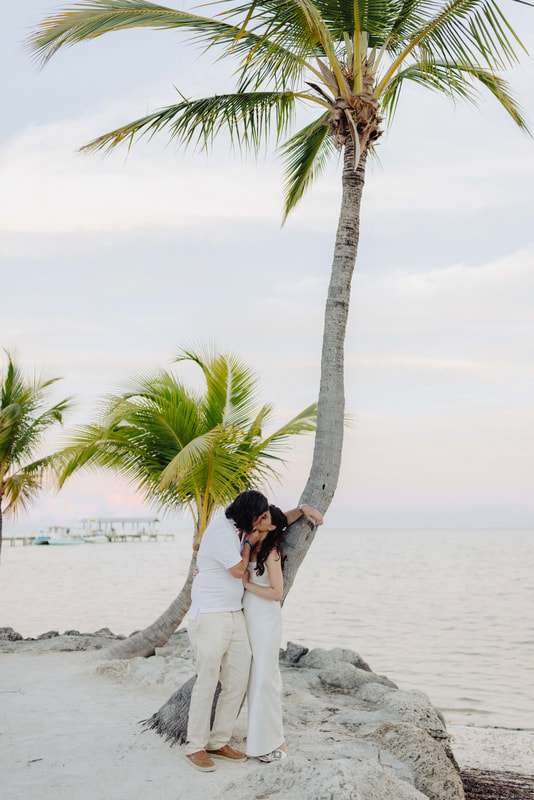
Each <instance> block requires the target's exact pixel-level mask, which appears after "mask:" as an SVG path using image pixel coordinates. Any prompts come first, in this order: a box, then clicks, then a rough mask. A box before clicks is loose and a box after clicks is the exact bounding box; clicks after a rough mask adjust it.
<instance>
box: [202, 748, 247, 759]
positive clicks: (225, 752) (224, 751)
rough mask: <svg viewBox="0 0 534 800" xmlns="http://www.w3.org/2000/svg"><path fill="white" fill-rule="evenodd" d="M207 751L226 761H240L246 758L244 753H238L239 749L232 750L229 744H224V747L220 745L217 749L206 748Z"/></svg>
mask: <svg viewBox="0 0 534 800" xmlns="http://www.w3.org/2000/svg"><path fill="white" fill-rule="evenodd" d="M208 753H209V754H210V756H213V757H214V758H225V759H226V761H235V762H240V761H246V760H247V757H246V755H245V754H244V753H240V752H239V750H234V749H233V748H232V747H230V745H229V744H225V745H224V747H221V748H220V749H219V750H208Z"/></svg>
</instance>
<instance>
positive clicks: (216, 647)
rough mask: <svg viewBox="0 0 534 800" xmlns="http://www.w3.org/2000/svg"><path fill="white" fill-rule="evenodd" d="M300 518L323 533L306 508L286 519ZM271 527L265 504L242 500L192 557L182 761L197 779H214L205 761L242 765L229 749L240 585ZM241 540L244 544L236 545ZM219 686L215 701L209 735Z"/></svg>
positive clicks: (242, 681) (240, 689)
mask: <svg viewBox="0 0 534 800" xmlns="http://www.w3.org/2000/svg"><path fill="white" fill-rule="evenodd" d="M302 514H304V516H305V517H306V519H308V520H309V521H310V522H312V523H313V524H314V525H322V522H323V518H322V515H321V513H320V512H319V511H317V510H316V509H314V508H312V506H309V505H306V504H303V505H301V506H300V507H299V508H295V509H293V510H291V511H288V512H287V513H286V516H287V519H288V523H289V524H291V523H292V522H294V521H295V520H297V519H298V518H299V517H300V516H301V515H302ZM270 525H271V514H270V512H269V503H268V501H267V498H266V497H265V496H264V495H263V494H261V493H260V492H256V491H253V490H251V491H247V492H241V494H239V495H238V496H237V497H236V499H235V500H234V502H233V503H232V504H231V505H230V506H228V508H227V509H226V512H225V514H224V516H221V517H217V519H214V520H213V521H212V522H211V523H210V524H209V525H208V527H207V528H206V530H205V532H204V536H203V537H202V542H201V544H200V548H199V551H198V558H197V566H198V570H199V572H198V574H197V576H196V578H195V580H194V581H193V588H192V591H191V609H190V611H189V618H188V632H189V638H190V639H191V645H192V647H193V651H194V653H195V660H196V668H197V680H196V682H195V686H194V688H193V692H192V695H191V705H190V707H189V723H188V726H187V744H186V758H187V759H188V761H189V762H190V764H191V765H192V766H193V767H195V768H196V769H198V770H200V771H201V772H213V771H214V769H215V764H214V763H213V761H212V759H211V757H210V756H215V757H217V758H224V759H226V760H227V761H235V762H236V763H238V762H242V761H246V759H247V757H246V755H245V754H244V753H240V752H239V751H237V750H234V749H233V748H232V747H230V746H229V744H228V742H229V740H230V737H231V735H232V731H233V728H234V725H235V721H236V719H237V715H238V714H239V709H240V708H241V703H242V701H243V697H244V695H245V691H246V687H247V682H248V676H249V671H250V645H249V641H248V634H247V628H246V624H245V619H244V616H243V611H242V608H243V583H242V578H243V575H244V574H245V572H246V570H247V569H248V564H249V560H250V553H251V550H252V549H253V547H254V545H255V544H256V542H257V541H258V540H259V538H260V535H261V534H262V533H263V532H265V531H267V530H268V529H269V526H270ZM240 532H242V534H243V538H244V541H243V543H242V544H241V542H240V538H239V533H240ZM218 681H220V682H221V694H220V696H219V700H218V703H217V710H216V713H215V719H214V721H213V728H212V730H211V731H210V718H211V708H212V704H213V697H214V695H215V690H216V688H217V682H218Z"/></svg>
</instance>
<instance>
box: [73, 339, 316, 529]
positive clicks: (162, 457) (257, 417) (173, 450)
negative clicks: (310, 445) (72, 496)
mask: <svg viewBox="0 0 534 800" xmlns="http://www.w3.org/2000/svg"><path fill="white" fill-rule="evenodd" d="M177 361H179V362H183V361H190V362H193V363H196V364H197V365H198V366H199V367H200V369H201V370H202V373H203V375H204V379H205V390H204V391H201V392H192V391H190V390H189V389H187V388H186V387H185V386H184V385H183V384H182V383H181V382H180V381H179V380H178V379H177V378H176V376H175V375H174V374H172V373H170V372H166V371H159V372H157V373H155V374H153V375H149V374H145V375H140V376H137V377H135V378H134V379H132V380H130V381H128V382H127V383H126V384H125V390H124V392H123V393H122V394H118V395H116V396H113V397H110V398H107V399H106V400H105V401H104V402H103V404H102V406H101V410H100V412H99V413H98V415H97V418H96V420H95V422H94V423H92V424H90V425H86V426H82V427H78V428H77V429H75V430H74V431H73V433H72V434H71V436H70V439H69V441H68V442H67V445H66V447H65V448H64V449H63V451H62V452H61V454H60V456H59V458H60V460H61V470H60V473H61V474H60V481H61V483H64V482H65V480H66V479H67V478H68V477H70V476H71V475H72V474H74V473H75V472H76V471H78V470H80V469H82V468H85V469H101V468H105V469H111V470H113V471H114V472H116V473H117V474H119V475H120V476H121V477H123V478H125V479H126V480H127V481H128V482H129V483H130V484H131V485H132V486H134V487H135V488H136V489H137V490H138V491H140V492H141V493H142V494H143V497H144V498H145V499H146V500H147V501H148V502H150V503H151V504H153V505H155V506H157V507H159V508H168V507H170V508H181V507H183V506H186V507H188V508H190V509H191V510H192V512H193V513H194V515H195V520H196V529H197V530H198V531H203V529H204V527H205V525H206V524H207V521H208V520H209V518H210V516H211V514H212V513H213V511H214V509H215V508H220V507H221V506H224V505H226V504H228V503H229V502H230V501H231V499H232V498H233V497H234V496H235V495H236V494H237V493H238V492H240V491H242V490H243V489H247V488H251V487H252V486H254V485H256V484H257V482H258V481H261V480H263V479H265V478H266V477H267V476H269V475H274V474H276V473H275V470H274V466H273V465H272V464H271V463H270V462H271V461H272V460H273V459H278V460H280V457H279V455H278V453H279V451H280V448H281V447H283V446H287V444H288V442H289V439H290V437H291V436H293V435H296V434H299V433H304V432H307V431H310V430H313V425H314V418H312V416H310V411H309V409H307V410H306V411H305V412H303V413H302V415H300V416H299V417H296V418H295V419H294V420H291V422H290V423H288V424H287V425H286V426H284V427H283V428H281V429H280V430H279V431H277V432H276V433H275V434H273V435H271V436H269V437H267V438H265V436H264V434H263V429H264V425H265V424H266V423H267V422H268V419H269V412H270V410H271V407H270V406H269V405H263V406H261V408H259V409H258V405H257V399H256V388H257V379H256V376H255V375H254V374H253V373H252V372H251V371H250V369H249V368H247V367H246V365H245V364H244V363H243V362H242V361H241V360H240V359H238V358H237V357H235V356H232V355H226V354H221V353H217V352H216V351H210V350H206V349H202V348H196V349H195V348H189V349H184V350H181V351H180V352H179V354H178V356H177Z"/></svg>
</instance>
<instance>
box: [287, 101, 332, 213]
mask: <svg viewBox="0 0 534 800" xmlns="http://www.w3.org/2000/svg"><path fill="white" fill-rule="evenodd" d="M329 116H330V113H329V112H326V113H325V114H323V115H322V116H321V117H319V119H317V120H315V122H312V123H311V124H310V125H307V126H306V127H305V128H302V130H300V131H299V132H298V133H296V134H295V135H294V136H292V137H291V139H289V141H288V142H286V144H285V145H284V147H283V156H284V160H285V162H286V183H285V191H284V195H285V213H284V220H285V219H287V216H288V214H289V212H290V211H291V210H292V209H293V208H295V206H296V205H297V203H298V201H299V200H300V198H301V197H302V196H303V195H304V193H305V192H306V190H307V189H308V188H309V187H310V185H311V184H312V183H313V181H315V180H316V179H317V178H318V177H319V175H320V174H321V173H322V172H323V170H324V168H325V167H326V164H327V161H328V159H329V158H330V156H331V155H332V153H333V152H334V151H335V147H334V142H333V140H332V137H331V136H330V135H329V133H328V119H329Z"/></svg>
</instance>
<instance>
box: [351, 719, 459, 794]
mask: <svg viewBox="0 0 534 800" xmlns="http://www.w3.org/2000/svg"><path fill="white" fill-rule="evenodd" d="M365 738H366V739H367V740H369V741H372V742H375V743H376V744H378V745H379V746H380V747H382V748H384V749H385V750H387V751H388V752H389V753H391V754H392V755H393V756H395V758H397V759H399V761H402V762H403V763H404V764H407V765H408V766H409V767H410V768H411V769H412V771H413V774H414V777H415V785H416V787H417V788H418V789H419V790H420V791H421V792H422V793H423V794H424V795H425V796H426V797H427V798H429V800H464V791H463V787H462V781H461V779H460V776H459V774H458V772H457V771H456V769H455V767H454V765H453V763H452V762H451V761H450V760H449V758H448V757H447V754H446V752H445V748H444V747H443V746H442V745H441V744H440V743H439V742H437V741H435V740H434V739H433V738H432V737H431V736H430V735H429V734H428V733H426V732H425V731H423V730H421V729H420V728H417V727H415V725H412V724H411V723H409V722H385V723H383V724H381V725H379V726H378V727H377V728H376V730H375V731H373V733H371V734H368V735H367V736H366V737H365Z"/></svg>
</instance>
